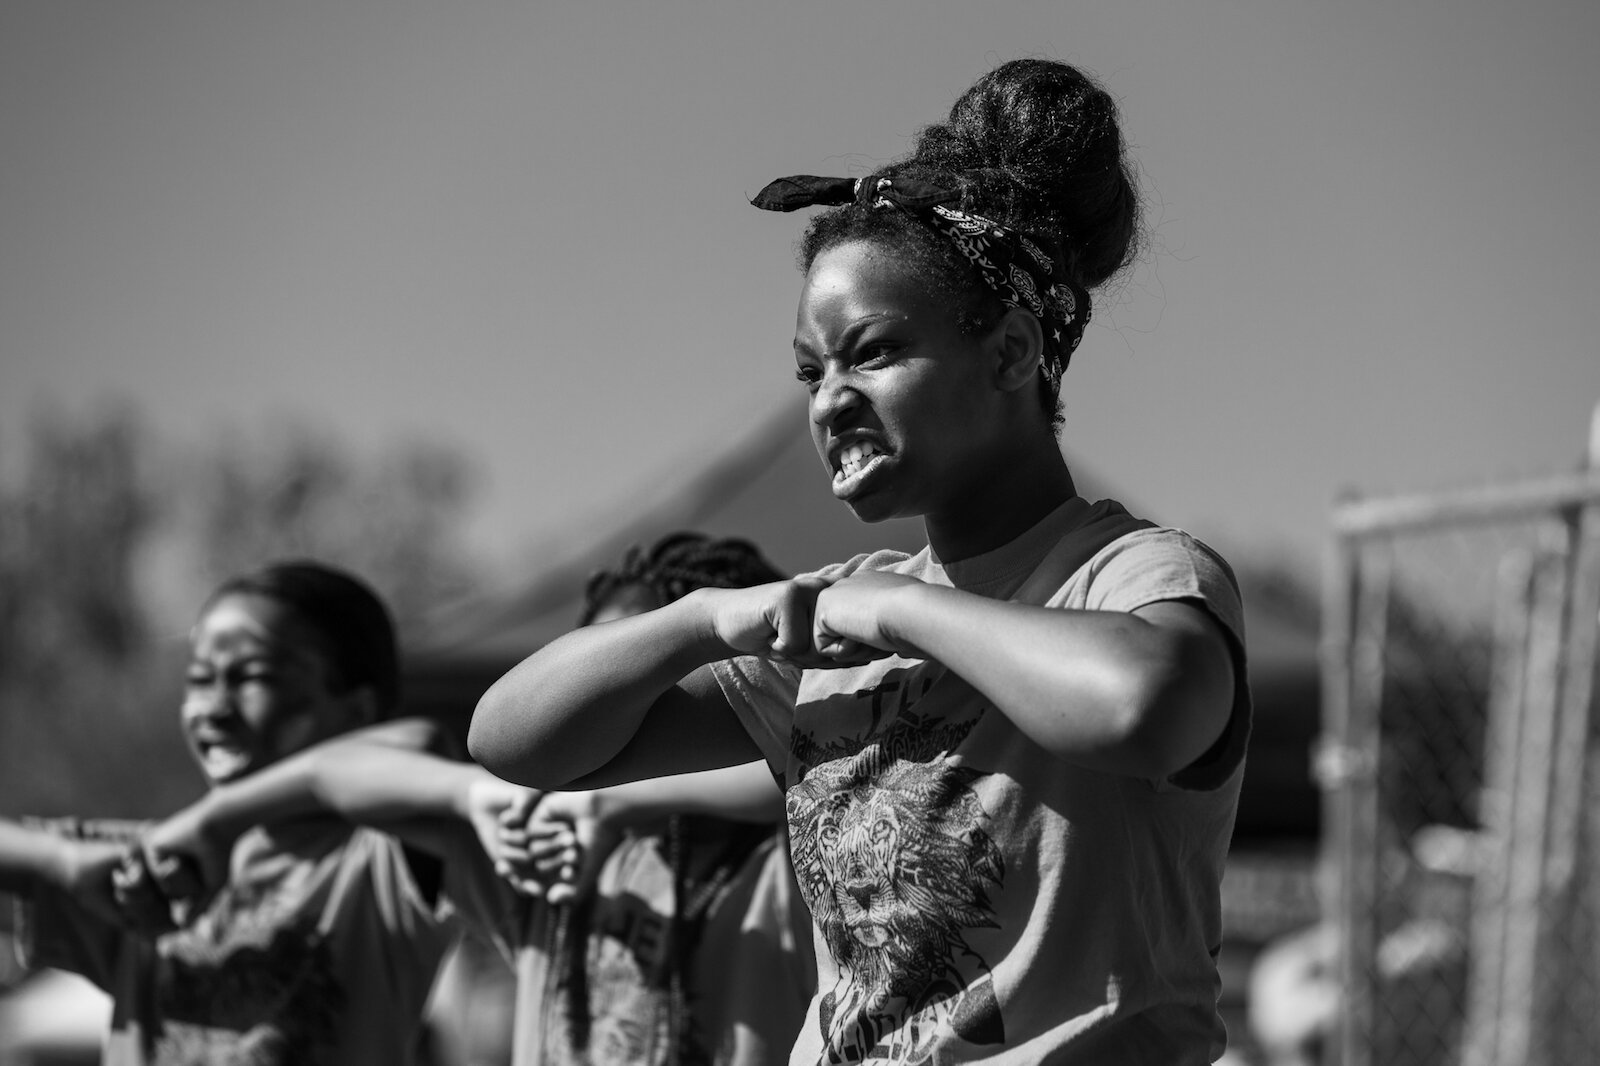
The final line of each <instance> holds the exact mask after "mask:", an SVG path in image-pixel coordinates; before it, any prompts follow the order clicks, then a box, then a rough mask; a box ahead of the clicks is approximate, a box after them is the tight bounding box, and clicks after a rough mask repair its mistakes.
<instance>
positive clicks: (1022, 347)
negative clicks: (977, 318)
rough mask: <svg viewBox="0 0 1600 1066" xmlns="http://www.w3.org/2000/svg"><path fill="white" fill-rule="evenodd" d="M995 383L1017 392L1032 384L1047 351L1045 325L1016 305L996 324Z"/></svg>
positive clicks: (1007, 390) (994, 335)
mask: <svg viewBox="0 0 1600 1066" xmlns="http://www.w3.org/2000/svg"><path fill="white" fill-rule="evenodd" d="M992 335H993V337H994V339H995V351H996V355H997V357H998V362H997V363H996V364H995V383H996V384H997V385H999V386H1000V388H1001V389H1002V390H1004V391H1006V392H1015V391H1017V390H1018V389H1021V388H1024V387H1025V386H1027V385H1029V384H1030V383H1032V381H1033V379H1034V375H1035V374H1036V373H1037V372H1038V370H1039V359H1040V357H1041V356H1042V355H1043V354H1044V327H1043V326H1041V325H1040V324H1039V319H1038V318H1037V317H1035V316H1034V315H1033V314H1032V313H1031V312H1029V311H1024V310H1023V309H1022V308H1020V307H1012V308H1008V309H1007V310H1006V313H1005V314H1003V315H1001V316H1000V320H999V321H998V322H996V323H995V325H994V332H993V334H992Z"/></svg>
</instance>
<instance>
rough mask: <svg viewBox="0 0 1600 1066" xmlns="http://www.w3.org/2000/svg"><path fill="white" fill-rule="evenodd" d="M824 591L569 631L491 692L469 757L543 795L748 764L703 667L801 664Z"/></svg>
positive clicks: (713, 592)
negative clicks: (763, 658) (744, 658)
mask: <svg viewBox="0 0 1600 1066" xmlns="http://www.w3.org/2000/svg"><path fill="white" fill-rule="evenodd" d="M821 587H822V584H821V583H818V582H807V581H806V580H804V579H799V580H795V581H786V582H776V583H774V584H771V585H758V586H756V587H754V588H749V589H700V590H698V591H696V592H692V593H690V594H689V595H687V596H685V597H684V598H682V599H680V600H678V601H676V602H674V603H671V604H668V605H667V606H665V607H662V608H661V609H659V610H656V611H651V612H649V613H647V614H642V615H638V616H637V617H633V618H625V619H621V620H619V621H616V622H608V623H606V624H604V625H597V626H589V627H587V628H584V629H579V630H576V631H574V632H572V633H568V634H566V635H565V636H563V637H560V638H558V639H557V640H554V641H552V642H551V643H550V644H548V645H546V646H545V647H544V648H543V649H541V650H540V651H538V652H536V653H534V654H533V655H532V656H530V657H529V658H527V659H525V660H523V661H522V662H521V663H519V664H518V665H517V666H516V667H515V668H513V669H512V670H511V671H510V672H509V673H507V674H506V675H505V676H504V677H502V678H501V679H500V680H499V681H497V682H495V683H494V685H493V686H492V687H491V688H490V689H489V691H488V692H486V693H485V694H484V696H483V698H482V699H481V700H479V702H478V707H477V710H476V712H475V713H474V714H473V716H472V728H471V731H470V733H469V734H468V736H467V747H468V749H469V750H470V751H471V752H472V757H473V758H474V759H476V760H478V761H479V762H480V763H482V764H483V765H484V766H486V767H488V768H489V769H490V770H492V771H493V772H495V773H496V774H499V775H500V776H501V777H504V778H506V779H508V780H511V781H520V782H522V783H524V784H529V785H535V786H537V787H540V788H545V789H561V788H593V787H597V786H599V785H605V784H615V783H618V782H622V781H628V780H637V779H640V778H645V777H659V776H661V775H663V774H676V773H685V772H688V771H691V770H710V769H717V768H720V767H725V766H732V765H735V764H738V763H744V762H750V761H752V760H753V759H755V758H757V757H758V756H759V755H760V751H759V750H758V749H757V747H756V745H755V743H754V742H753V741H752V740H751V739H750V738H749V736H748V735H747V734H746V733H745V732H744V729H743V727H742V726H741V725H740V724H739V722H738V719H737V718H736V717H735V716H734V714H733V712H732V710H731V709H730V708H729V707H728V704H727V701H726V700H725V699H724V698H723V697H722V694H721V692H720V690H718V688H717V686H716V683H715V681H714V680H712V679H711V678H710V677H709V673H708V671H705V670H701V669H699V668H701V667H704V666H705V665H706V664H708V663H711V662H715V661H718V660H720V659H726V658H728V657H730V656H734V655H739V654H746V653H750V654H763V655H771V656H777V657H786V658H789V659H791V660H792V661H795V662H800V663H801V664H802V665H804V664H805V663H806V661H807V660H808V659H810V658H811V657H812V656H811V633H810V623H811V614H810V611H811V605H812V603H814V602H815V599H816V593H817V591H818V589H820V588H821ZM875 654H881V653H875ZM818 661H820V660H818ZM680 681H681V683H680Z"/></svg>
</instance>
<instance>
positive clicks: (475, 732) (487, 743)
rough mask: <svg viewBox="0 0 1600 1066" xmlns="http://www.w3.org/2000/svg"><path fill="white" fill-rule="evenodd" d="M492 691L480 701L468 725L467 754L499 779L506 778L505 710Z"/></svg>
mask: <svg viewBox="0 0 1600 1066" xmlns="http://www.w3.org/2000/svg"><path fill="white" fill-rule="evenodd" d="M500 704H501V701H500V700H499V699H497V698H496V696H495V692H494V689H490V690H489V691H488V692H486V693H484V694H483V697H482V698H481V699H479V700H478V705H477V707H475V708H474V709H473V711H472V720H471V721H470V722H468V723H467V754H468V755H470V756H471V757H472V761H473V762H475V763H477V764H478V765H480V766H482V767H484V768H485V769H486V770H489V771H490V772H491V773H493V774H495V775H496V776H498V777H505V773H504V771H505V769H506V761H507V758H506V757H507V752H506V749H505V745H504V743H503V735H504V732H505V731H504V728H503V726H502V724H501V718H502V715H503V713H504V709H503V708H502V707H501V705H500Z"/></svg>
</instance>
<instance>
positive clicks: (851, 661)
mask: <svg viewBox="0 0 1600 1066" xmlns="http://www.w3.org/2000/svg"><path fill="white" fill-rule="evenodd" d="M922 587H924V585H923V582H921V581H918V580H917V579H916V578H914V577H906V576H904V575H902V574H889V573H884V572H883V571H881V570H874V571H864V572H861V573H856V574H851V575H850V576H848V577H842V578H840V579H839V580H837V581H835V582H833V583H832V584H830V585H828V586H827V587H826V588H824V589H822V590H821V591H820V592H819V593H818V595H817V598H816V603H815V606H814V607H813V616H812V625H811V641H812V645H813V647H814V648H815V650H816V654H817V655H818V656H819V657H820V658H821V659H822V660H823V661H822V662H821V663H820V664H818V665H821V666H830V667H838V666H858V665H860V664H861V663H863V662H869V661H871V660H873V659H882V658H886V657H887V656H890V655H904V656H906V657H907V658H913V659H921V658H925V657H926V656H924V655H923V654H922V652H920V651H919V650H918V649H917V648H915V647H913V646H911V645H910V644H908V643H907V642H906V641H904V640H902V639H901V638H899V637H898V636H896V635H895V634H894V633H893V632H891V631H890V629H889V628H888V627H887V626H886V625H885V619H886V617H888V615H889V611H890V608H891V607H893V606H894V604H895V603H896V599H897V597H899V596H902V595H903V594H904V593H907V592H911V591H914V590H916V589H919V588H922Z"/></svg>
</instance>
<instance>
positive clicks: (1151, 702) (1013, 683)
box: [814, 573, 1234, 778]
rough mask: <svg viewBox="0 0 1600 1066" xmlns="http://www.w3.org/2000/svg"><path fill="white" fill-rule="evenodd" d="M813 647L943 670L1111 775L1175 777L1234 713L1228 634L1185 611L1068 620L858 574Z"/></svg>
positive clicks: (832, 592) (837, 597)
mask: <svg viewBox="0 0 1600 1066" xmlns="http://www.w3.org/2000/svg"><path fill="white" fill-rule="evenodd" d="M814 639H815V641H816V643H817V646H818V647H819V648H827V647H830V646H833V645H835V644H837V643H838V642H840V641H841V640H843V641H845V642H859V643H862V644H867V645H870V646H872V647H877V648H882V649H885V650H892V651H896V652H899V653H901V654H905V655H908V656H913V657H916V658H927V659H935V660H937V661H939V662H942V663H943V664H944V665H945V666H947V667H949V668H950V669H951V670H953V671H955V673H957V674H958V675H960V676H961V677H962V678H964V679H965V680H966V681H967V682H968V683H970V684H971V685H972V686H973V687H974V688H976V689H978V691H980V692H982V693H983V694H984V695H985V696H987V697H988V698H989V699H990V700H992V701H993V702H994V705H995V706H996V707H997V708H999V710H1000V711H1001V712H1002V713H1003V714H1005V715H1006V716H1007V717H1008V718H1010V719H1011V720H1012V721H1013V722H1014V723H1015V724H1016V726H1017V728H1019V729H1021V730H1022V731H1023V732H1024V733H1026V734H1027V735H1028V736H1029V737H1031V738H1032V739H1033V740H1034V741H1035V742H1036V743H1038V744H1039V745H1040V746H1041V747H1043V748H1045V749H1046V750H1048V751H1051V752H1054V753H1055V754H1056V755H1058V756H1059V757H1061V758H1062V759H1065V760H1067V761H1070V762H1074V763H1077V764H1079V765H1083V766H1087V767H1090V768H1092V769H1097V770H1103V771H1107V772H1111V773H1119V774H1129V775H1133V776H1139V777H1147V778H1162V777H1166V776H1168V775H1170V774H1173V773H1176V772H1177V771H1178V770H1181V769H1183V768H1184V767H1185V766H1187V765H1189V764H1190V763H1192V762H1193V761H1194V760H1195V759H1197V758H1199V757H1200V756H1201V755H1202V754H1204V753H1205V752H1206V750H1207V749H1208V748H1209V747H1210V746H1211V745H1212V744H1213V743H1215V742H1216V740H1217V739H1218V737H1220V736H1221V734H1222V731H1223V728H1224V727H1225V726H1226V724H1227V722H1228V717H1229V715H1230V713H1231V711H1232V708H1233V696H1234V676H1233V658H1232V654H1231V652H1230V649H1229V645H1228V638H1227V637H1226V636H1225V635H1224V632H1223V630H1222V627H1221V625H1220V624H1219V623H1218V622H1217V621H1216V620H1215V619H1213V618H1212V617H1211V616H1210V615H1209V614H1208V613H1207V612H1206V611H1204V610H1203V609H1201V608H1200V607H1197V606H1195V605H1192V604H1189V603H1186V602H1182V601H1164V602H1160V603H1155V604H1151V605H1150V606H1148V607H1144V608H1140V609H1139V610H1137V611H1134V612H1132V613H1124V612H1118V611H1070V610H1060V609H1054V608H1045V607H1033V606H1028V605H1024V604H1016V603H1006V602H1002V601H999V600H992V599H988V598H986V597H983V596H977V595H974V594H972V593H967V592H963V591H961V590H959V589H952V588H947V587H943V586H934V585H928V584H925V583H923V582H920V581H916V580H914V579H911V578H906V577H901V576H898V575H892V574H883V573H867V574H857V575H853V576H851V577H848V578H844V579H842V580H840V581H839V582H838V583H836V584H834V585H833V586H832V587H830V588H828V589H827V590H825V591H823V592H822V594H821V595H820V596H819V598H818V600H817V608H816V622H815V634H814Z"/></svg>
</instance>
